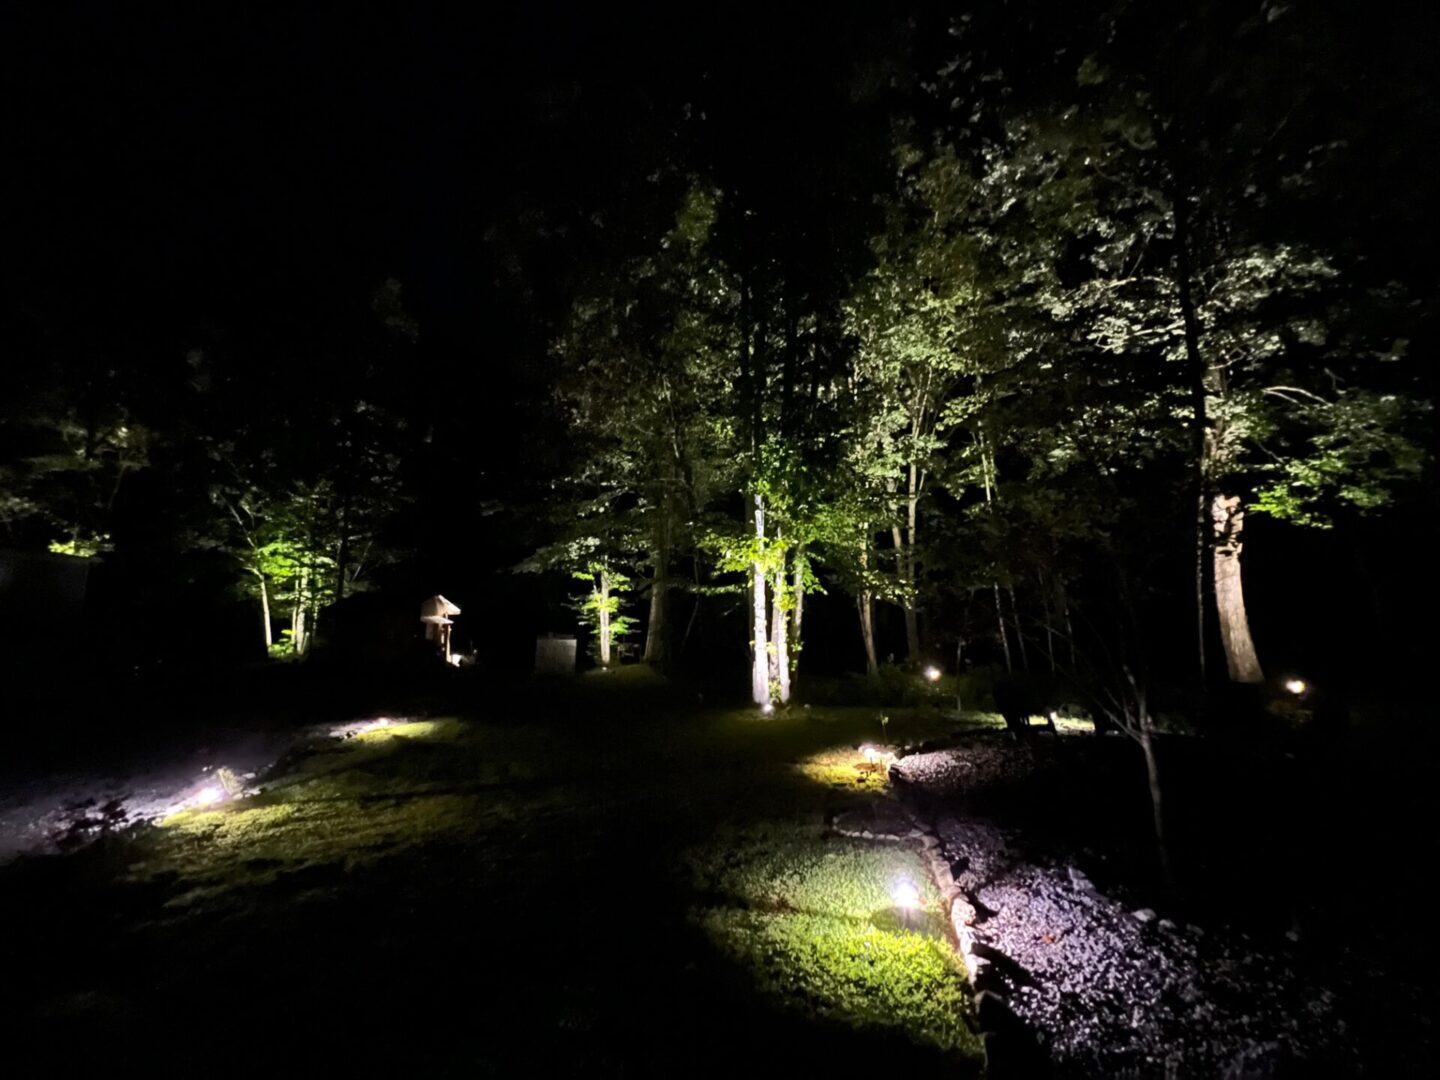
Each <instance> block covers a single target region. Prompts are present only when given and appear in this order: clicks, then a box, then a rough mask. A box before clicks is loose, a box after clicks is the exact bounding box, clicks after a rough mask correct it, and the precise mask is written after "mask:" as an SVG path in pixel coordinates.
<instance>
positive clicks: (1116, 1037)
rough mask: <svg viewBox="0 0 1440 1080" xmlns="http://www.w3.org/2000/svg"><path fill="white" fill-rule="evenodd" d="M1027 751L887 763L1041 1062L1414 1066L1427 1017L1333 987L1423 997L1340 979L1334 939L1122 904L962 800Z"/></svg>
mask: <svg viewBox="0 0 1440 1080" xmlns="http://www.w3.org/2000/svg"><path fill="white" fill-rule="evenodd" d="M1029 752H1030V751H1029V750H1028V749H1027V748H1025V747H1007V746H1005V745H1004V744H1003V743H1002V744H993V743H992V744H986V745H980V746H975V747H968V748H965V749H957V750H947V751H940V752H935V753H924V754H916V755H912V756H910V757H906V758H904V759H903V760H902V761H900V762H899V763H898V765H897V766H896V772H897V773H898V775H899V778H900V779H901V780H902V781H904V783H903V784H902V791H908V793H909V794H908V798H910V799H911V800H912V802H915V801H917V796H918V801H920V802H923V804H924V805H925V806H926V807H927V813H928V814H930V815H931V816H932V817H933V822H934V827H935V831H936V833H937V834H938V835H939V837H940V840H941V846H942V851H943V853H944V854H945V856H946V857H947V858H948V859H949V861H950V863H951V866H952V868H953V873H954V877H955V881H956V884H957V885H958V886H959V887H960V888H961V889H962V890H963V891H964V893H965V894H966V896H967V898H969V899H970V901H971V903H972V904H974V906H975V907H976V909H977V911H978V917H977V919H976V925H975V928H974V930H975V938H976V941H977V947H976V952H977V954H978V955H980V956H981V957H982V958H983V959H987V960H988V962H987V963H985V964H984V965H983V967H982V972H981V975H980V976H979V977H978V978H977V985H979V986H980V987H982V988H988V989H992V990H995V991H996V992H998V993H999V994H1000V996H1001V997H1002V998H1003V999H1004V1001H1005V1003H1006V1004H1007V1005H1008V1006H1009V1009H1010V1010H1011V1011H1012V1012H1013V1013H1014V1014H1015V1015H1016V1016H1018V1017H1019V1018H1020V1020H1021V1021H1023V1022H1024V1024H1025V1025H1026V1027H1027V1028H1028V1029H1029V1031H1030V1032H1032V1033H1033V1034H1034V1035H1035V1037H1036V1038H1037V1039H1038V1040H1039V1041H1040V1043H1041V1045H1042V1047H1043V1048H1044V1050H1045V1051H1046V1052H1047V1054H1048V1056H1049V1057H1050V1059H1051V1061H1052V1062H1053V1064H1054V1068H1055V1071H1056V1073H1057V1075H1060V1076H1066V1077H1070V1076H1075V1077H1081V1076H1083V1077H1099V1076H1106V1077H1164V1078H1166V1080H1169V1078H1174V1077H1190V1076H1195V1077H1212V1076H1213V1077H1227V1078H1229V1077H1236V1078H1238V1077H1274V1076H1312V1075H1326V1076H1334V1075H1339V1076H1351V1075H1376V1076H1379V1075H1385V1076H1395V1075H1422V1074H1423V1075H1429V1072H1428V1068H1427V1064H1426V1063H1427V1061H1428V1058H1427V1054H1426V1051H1427V1049H1428V1043H1429V1032H1428V1022H1427V1027H1426V1028H1424V1029H1422V1030H1415V1029H1414V1028H1413V1027H1407V1028H1406V1029H1405V1030H1403V1032H1396V1031H1386V1030H1380V1031H1370V1032H1360V1031H1358V1030H1356V1029H1355V1028H1354V1027H1353V1026H1352V1024H1351V1023H1350V1017H1351V1016H1352V1015H1353V1012H1354V1009H1353V1008H1352V1007H1351V1006H1354V1005H1355V1002H1354V1001H1351V1002H1346V1001H1344V1000H1342V997H1341V994H1342V992H1345V991H1348V992H1350V993H1351V996H1352V998H1353V997H1356V996H1361V995H1356V994H1355V990H1357V989H1364V990H1366V991H1367V992H1374V991H1376V990H1378V991H1379V992H1381V993H1383V994H1385V995H1387V997H1389V998H1390V999H1391V1000H1390V1003H1389V1005H1388V1006H1387V1010H1388V1009H1390V1008H1393V1010H1394V1011H1393V1013H1391V1015H1395V1016H1399V1017H1407V1018H1408V1017H1410V1016H1423V1012H1422V1011H1420V1010H1421V1006H1420V1005H1419V1004H1418V1002H1410V1001H1402V1000H1399V998H1401V997H1403V996H1404V995H1405V994H1406V993H1407V991H1406V990H1405V989H1404V988H1401V987H1396V986H1393V985H1384V984H1380V985H1375V984H1372V985H1370V986H1368V987H1367V986H1364V985H1363V983H1362V986H1361V987H1356V986H1355V984H1354V976H1355V975H1356V972H1355V971H1353V970H1347V968H1348V967H1349V966H1350V964H1349V962H1348V961H1347V960H1346V959H1345V958H1344V957H1343V954H1342V952H1341V950H1340V949H1339V948H1338V947H1335V946H1333V945H1332V944H1328V943H1327V944H1325V945H1323V946H1319V948H1320V949H1321V950H1322V951H1321V953H1320V955H1313V954H1307V953H1306V952H1304V951H1302V950H1301V948H1300V946H1299V945H1298V944H1296V943H1294V942H1291V941H1288V940H1286V939H1284V938H1281V939H1280V940H1279V941H1278V942H1274V943H1271V942H1258V941H1255V940H1252V939H1249V938H1247V937H1245V936H1243V935H1240V934H1237V933H1232V932H1229V931H1226V930H1225V929H1223V928H1221V927H1218V926H1217V927H1208V928H1201V927H1200V926H1195V925H1184V926H1181V925H1176V924H1175V923H1174V922H1172V921H1171V920H1170V919H1167V918H1164V917H1163V915H1164V913H1163V912H1161V913H1159V914H1157V913H1156V912H1154V911H1151V910H1149V909H1139V910H1132V909H1130V908H1128V907H1127V906H1126V905H1124V904H1122V903H1121V902H1120V901H1118V900H1116V899H1114V898H1112V897H1109V896H1105V895H1102V894H1101V893H1100V892H1098V891H1097V890H1096V889H1095V887H1094V885H1093V884H1092V883H1091V881H1090V880H1089V878H1088V877H1087V876H1086V875H1085V874H1084V873H1083V872H1082V871H1081V870H1080V869H1078V868H1076V867H1075V866H1073V865H1068V864H1067V862H1066V861H1065V860H1064V859H1055V860H1049V861H1047V860H1046V858H1045V857H1044V856H1043V855H1037V854H1035V853H1033V852H1027V851H1025V850H1024V849H1022V848H1021V847H1020V846H1019V844H1018V842H1017V838H1016V837H1015V835H1014V834H1012V833H1011V832H1009V831H1007V830H1006V829H1005V828H1003V827H1002V826H1001V825H1000V824H998V823H996V822H994V821H990V820H985V819H981V818H977V817H973V816H971V815H970V814H969V813H967V812H966V809H965V792H966V790H967V789H968V788H970V787H971V786H972V785H973V786H978V785H982V784H986V783H992V782H994V781H995V779H996V771H997V770H1000V771H1002V772H1008V771H1010V770H1012V769H1015V768H1021V769H1023V768H1025V767H1027V766H1026V764H1025V760H1024V759H1025V757H1026V755H1027V754H1028V753H1029ZM1362 1011H1363V1010H1362ZM1407 1023H1408V1020H1407ZM1377 1040H1378V1043H1379V1045H1377ZM1381 1059H1384V1061H1385V1064H1384V1065H1383V1067H1377V1062H1378V1061H1379V1060H1381Z"/></svg>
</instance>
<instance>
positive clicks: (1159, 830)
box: [1139, 713, 1174, 886]
mask: <svg viewBox="0 0 1440 1080" xmlns="http://www.w3.org/2000/svg"><path fill="white" fill-rule="evenodd" d="M1139 741H1140V752H1141V753H1142V754H1144V755H1145V778H1146V780H1148V781H1149V783H1150V812H1151V815H1152V818H1153V821H1154V825H1155V844H1156V846H1157V847H1158V849H1159V853H1160V873H1161V875H1162V876H1163V877H1164V879H1165V884H1166V885H1167V886H1169V885H1173V884H1174V877H1173V874H1172V872H1171V868H1170V845H1169V844H1168V843H1167V842H1166V840H1165V813H1164V802H1163V798H1162V793H1161V790H1160V762H1159V760H1158V759H1157V758H1156V756H1155V736H1154V731H1153V729H1152V726H1151V723H1150V717H1149V714H1148V713H1146V714H1145V715H1144V716H1142V717H1141V718H1140V738H1139Z"/></svg>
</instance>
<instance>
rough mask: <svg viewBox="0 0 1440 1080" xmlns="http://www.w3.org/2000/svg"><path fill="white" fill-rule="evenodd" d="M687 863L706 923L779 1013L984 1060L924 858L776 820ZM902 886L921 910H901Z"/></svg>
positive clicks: (726, 834) (725, 835)
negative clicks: (889, 1034)
mask: <svg viewBox="0 0 1440 1080" xmlns="http://www.w3.org/2000/svg"><path fill="white" fill-rule="evenodd" d="M688 866H689V870H690V874H691V880H692V885H693V886H694V888H695V890H696V892H697V894H698V896H699V897H700V898H701V902H700V903H699V904H697V906H696V909H695V918H696V920H697V922H698V923H699V924H700V926H702V927H703V928H704V930H705V931H706V933H707V935H708V936H709V937H710V938H711V939H712V941H714V942H715V944H716V946H717V948H719V949H720V951H721V952H722V953H724V954H725V955H727V956H729V957H730V958H731V959H732V960H734V961H735V962H737V963H738V964H740V965H741V966H742V967H743V968H745V969H746V970H748V971H749V972H750V973H751V975H752V977H753V979H754V982H755V985H756V987H757V989H758V990H759V992H760V993H762V994H763V995H764V996H766V997H767V998H769V999H770V1000H771V1001H772V1002H773V1003H775V1004H776V1005H778V1006H779V1007H781V1008H783V1009H786V1010H790V1011H797V1012H801V1013H805V1014H807V1015H811V1016H814V1017H818V1018H822V1019H828V1020H836V1021H842V1022H844V1023H846V1024H849V1025H852V1026H856V1027H862V1028H864V1027H869V1028H876V1029H882V1030H888V1031H894V1032H900V1033H904V1034H905V1035H906V1036H907V1037H909V1038H911V1039H912V1040H915V1041H917V1042H920V1043H923V1044H929V1045H932V1046H935V1047H938V1048H940V1049H942V1050H944V1051H948V1052H953V1053H955V1054H957V1055H959V1056H961V1057H966V1058H972V1059H973V1058H976V1057H978V1055H979V1044H978V1041H977V1040H976V1038H975V1036H974V1035H973V1034H972V1032H971V1031H970V1029H969V1028H968V1027H967V1025H966V1023H965V1016H966V1015H967V1012H968V1008H969V1006H968V1000H969V990H968V984H967V980H966V977H965V971H964V968H963V965H962V964H961V962H960V960H959V959H958V957H957V956H956V955H955V952H954V949H953V947H952V945H951V943H950V941H949V939H948V937H947V931H946V925H945V921H944V919H943V916H942V914H941V912H942V908H941V898H940V896H939V895H938V894H937V893H936V891H935V888H934V886H933V884H932V883H931V880H930V877H929V875H928V873H927V872H926V869H925V866H924V864H923V863H922V861H921V859H920V857H919V855H918V854H917V853H916V852H915V851H913V850H911V849H909V848H905V847H899V846H880V845H872V844H866V843H862V842H859V841H853V840H849V839H846V838H840V837H834V836H830V837H826V836H825V835H823V834H821V833H820V832H818V831H816V830H810V829H805V828H802V827H800V826H788V827H787V826H782V825H773V824H772V825H768V826H762V827H758V828H754V829H750V830H747V831H745V832H744V833H737V832H733V831H729V830H722V832H721V833H720V834H718V835H717V836H716V837H715V839H714V841H712V842H711V843H709V844H707V845H705V846H704V847H702V848H699V849H696V850H695V851H692V852H691V853H690V856H689V859H688ZM902 881H905V882H909V883H910V884H912V885H914V886H915V887H916V888H917V890H918V891H919V894H920V907H919V909H918V910H915V911H909V912H907V911H903V910H901V909H898V908H897V907H896V906H895V900H894V896H893V892H894V889H895V886H896V885H897V884H898V883H900V882H902Z"/></svg>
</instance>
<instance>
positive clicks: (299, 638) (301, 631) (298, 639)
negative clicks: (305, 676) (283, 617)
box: [290, 570, 310, 656]
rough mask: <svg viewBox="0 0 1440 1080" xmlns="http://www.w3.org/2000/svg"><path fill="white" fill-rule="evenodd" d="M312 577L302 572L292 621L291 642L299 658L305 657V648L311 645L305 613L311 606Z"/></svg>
mask: <svg viewBox="0 0 1440 1080" xmlns="http://www.w3.org/2000/svg"><path fill="white" fill-rule="evenodd" d="M309 594H310V575H309V573H308V572H307V571H305V570H301V571H300V585H299V587H298V588H297V590H296V592H295V611H294V614H293V616H292V617H291V619H290V641H291V643H292V644H293V645H294V646H295V652H296V654H297V655H299V656H304V655H305V646H306V645H307V644H309V637H308V634H307V628H306V626H305V611H306V607H307V605H308V604H309Z"/></svg>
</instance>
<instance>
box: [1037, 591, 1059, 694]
mask: <svg viewBox="0 0 1440 1080" xmlns="http://www.w3.org/2000/svg"><path fill="white" fill-rule="evenodd" d="M1052 590H1053V585H1051V583H1050V582H1049V581H1047V580H1046V577H1045V571H1044V570H1041V571H1040V602H1041V604H1042V605H1043V609H1042V613H1043V615H1044V617H1045V655H1046V656H1047V657H1049V658H1050V674H1051V675H1054V674H1055V671H1056V663H1055V605H1054V603H1053V601H1054V596H1053V595H1052Z"/></svg>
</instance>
